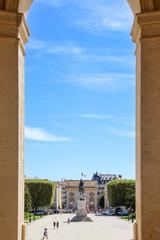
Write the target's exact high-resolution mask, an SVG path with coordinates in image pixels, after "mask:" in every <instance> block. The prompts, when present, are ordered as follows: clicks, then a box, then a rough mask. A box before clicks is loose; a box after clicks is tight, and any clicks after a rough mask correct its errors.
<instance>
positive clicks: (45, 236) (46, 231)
mask: <svg viewBox="0 0 160 240" xmlns="http://www.w3.org/2000/svg"><path fill="white" fill-rule="evenodd" d="M42 239H48V229H47V228H44V232H43V238H42Z"/></svg>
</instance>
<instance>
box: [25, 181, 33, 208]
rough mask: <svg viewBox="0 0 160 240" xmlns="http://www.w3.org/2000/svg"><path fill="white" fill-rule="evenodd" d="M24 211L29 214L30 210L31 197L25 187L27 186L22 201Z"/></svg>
mask: <svg viewBox="0 0 160 240" xmlns="http://www.w3.org/2000/svg"><path fill="white" fill-rule="evenodd" d="M24 203H25V204H24V210H25V212H29V210H30V209H31V203H32V202H31V195H30V192H29V189H28V187H27V185H25V199H24Z"/></svg>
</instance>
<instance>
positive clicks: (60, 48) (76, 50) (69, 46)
mask: <svg viewBox="0 0 160 240" xmlns="http://www.w3.org/2000/svg"><path fill="white" fill-rule="evenodd" d="M27 48H28V49H31V50H41V53H43V54H73V55H79V54H81V53H82V51H83V49H82V48H80V47H79V46H77V45H75V44H73V43H66V44H61V45H58V44H55V43H54V42H49V41H42V40H37V39H31V40H30V41H29V43H28V45H27Z"/></svg>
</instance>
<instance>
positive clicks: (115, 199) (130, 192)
mask: <svg viewBox="0 0 160 240" xmlns="http://www.w3.org/2000/svg"><path fill="white" fill-rule="evenodd" d="M107 189H108V198H109V202H110V205H111V206H112V207H118V206H126V207H132V208H134V209H135V180H118V179H117V180H112V181H110V182H109V183H108V184H107Z"/></svg>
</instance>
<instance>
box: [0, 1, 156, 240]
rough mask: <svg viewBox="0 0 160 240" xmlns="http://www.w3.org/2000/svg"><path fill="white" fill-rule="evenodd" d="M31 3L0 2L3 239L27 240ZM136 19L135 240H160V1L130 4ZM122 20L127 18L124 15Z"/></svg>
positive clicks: (0, 218)
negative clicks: (26, 86) (26, 85)
mask: <svg viewBox="0 0 160 240" xmlns="http://www.w3.org/2000/svg"><path fill="white" fill-rule="evenodd" d="M31 1H32V0H0V239H1V240H25V225H24V224H23V223H24V219H23V205H24V200H23V199H24V194H23V192H24V191H23V185H24V184H23V183H24V180H23V178H24V172H23V166H24V165H23V142H24V57H25V48H24V45H25V43H26V42H27V40H28V36H29V30H28V27H27V24H26V13H27V11H28V8H29V6H30V4H31ZM128 1H129V4H130V6H131V8H132V11H133V14H134V23H133V28H132V37H133V41H134V42H135V43H136V69H137V71H136V78H137V84H136V92H137V101H136V109H137V117H136V118H137V120H136V121H137V124H136V129H137V134H136V143H137V146H136V152H137V160H136V169H137V170H136V172H137V199H136V202H137V213H136V214H137V216H136V218H137V223H136V224H135V226H134V239H136V240H159V239H160V0H128ZM122 14H123V13H122Z"/></svg>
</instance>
